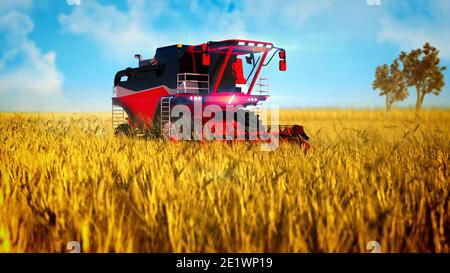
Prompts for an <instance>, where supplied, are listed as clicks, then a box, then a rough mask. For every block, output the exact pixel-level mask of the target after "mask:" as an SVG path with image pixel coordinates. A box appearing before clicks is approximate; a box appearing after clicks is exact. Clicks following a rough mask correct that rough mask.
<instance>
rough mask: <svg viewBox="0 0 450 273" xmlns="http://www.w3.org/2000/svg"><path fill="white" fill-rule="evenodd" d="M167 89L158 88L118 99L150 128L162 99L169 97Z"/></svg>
mask: <svg viewBox="0 0 450 273" xmlns="http://www.w3.org/2000/svg"><path fill="white" fill-rule="evenodd" d="M168 95H169V93H168V92H167V89H166V88H165V87H162V86H160V87H156V88H152V89H148V90H144V91H140V92H136V93H135V94H131V95H127V96H123V97H119V98H117V100H118V101H120V102H121V103H122V104H123V105H124V106H125V108H127V109H128V110H129V111H131V112H132V113H133V114H134V115H135V117H136V118H137V119H138V121H139V122H141V123H142V124H143V125H144V126H146V127H150V126H151V125H152V122H153V117H154V114H155V110H156V109H157V107H158V105H159V101H160V99H161V97H164V96H168Z"/></svg>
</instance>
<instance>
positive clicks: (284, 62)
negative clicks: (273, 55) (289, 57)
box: [279, 60, 286, 71]
mask: <svg viewBox="0 0 450 273" xmlns="http://www.w3.org/2000/svg"><path fill="white" fill-rule="evenodd" d="M279 69H280V71H286V60H280V64H279Z"/></svg>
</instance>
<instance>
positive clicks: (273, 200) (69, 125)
mask: <svg viewBox="0 0 450 273" xmlns="http://www.w3.org/2000/svg"><path fill="white" fill-rule="evenodd" d="M281 119H282V123H287V124H294V123H299V124H302V125H304V126H305V130H306V132H307V133H308V134H309V136H310V137H311V144H312V146H313V147H314V148H313V151H312V152H309V153H305V152H304V151H303V150H302V149H301V148H300V147H299V146H298V145H297V144H289V143H283V144H282V145H280V147H279V148H278V149H277V150H276V151H274V152H263V151H260V147H259V145H255V144H253V145H252V144H250V143H245V142H244V143H233V144H232V145H230V144H227V143H222V142H214V143H196V142H180V143H171V142H166V141H162V140H144V139H139V138H124V137H114V136H113V135H112V130H111V128H110V127H111V126H110V115H109V113H98V114H97V113H89V114H80V113H64V114H42V113H41V114H38V113H29V114H14V113H3V114H0V252H64V251H66V244H67V242H69V241H79V242H81V247H82V251H84V252H203V251H205V252H235V251H236V252H349V251H350V252H366V244H367V243H368V242H369V241H374V240H375V241H378V242H380V244H381V251H383V252H449V251H450V194H449V189H450V179H449V177H450V138H449V136H450V111H449V110H447V109H434V110H429V109H428V110H425V111H424V112H423V113H422V114H421V115H420V116H417V115H415V113H414V112H413V111H410V110H396V111H393V112H391V113H389V114H387V113H385V112H383V111H382V110H345V109H340V110H338V109H337V110H333V109H330V110H284V111H281Z"/></svg>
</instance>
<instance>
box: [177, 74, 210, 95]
mask: <svg viewBox="0 0 450 273" xmlns="http://www.w3.org/2000/svg"><path fill="white" fill-rule="evenodd" d="M190 78H191V79H190ZM201 86H202V87H201ZM194 90H196V91H197V92H191V91H194ZM200 90H206V91H207V92H209V75H208V74H199V73H178V74H177V93H185V94H186V93H187V94H189V93H193V94H198V93H200Z"/></svg>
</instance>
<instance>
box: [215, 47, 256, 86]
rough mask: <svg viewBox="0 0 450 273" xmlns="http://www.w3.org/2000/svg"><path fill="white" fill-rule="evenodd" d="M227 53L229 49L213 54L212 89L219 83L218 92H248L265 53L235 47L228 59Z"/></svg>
mask: <svg viewBox="0 0 450 273" xmlns="http://www.w3.org/2000/svg"><path fill="white" fill-rule="evenodd" d="M227 54H228V51H223V52H220V53H212V54H211V66H210V77H211V83H212V85H211V89H212V90H214V88H215V86H216V85H217V92H218V93H220V92H240V93H244V94H247V93H248V91H249V90H250V88H251V84H252V82H253V79H254V77H255V75H256V74H257V72H258V70H259V66H260V63H261V59H262V55H263V54H264V53H261V52H256V53H253V52H249V51H242V50H238V49H233V50H232V51H231V54H230V55H229V57H228V59H227ZM225 62H226V63H225ZM224 63H225V66H224ZM222 70H223V72H222ZM221 72H222V75H221ZM220 75H221V77H220ZM218 81H219V82H218ZM217 82H218V83H217Z"/></svg>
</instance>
